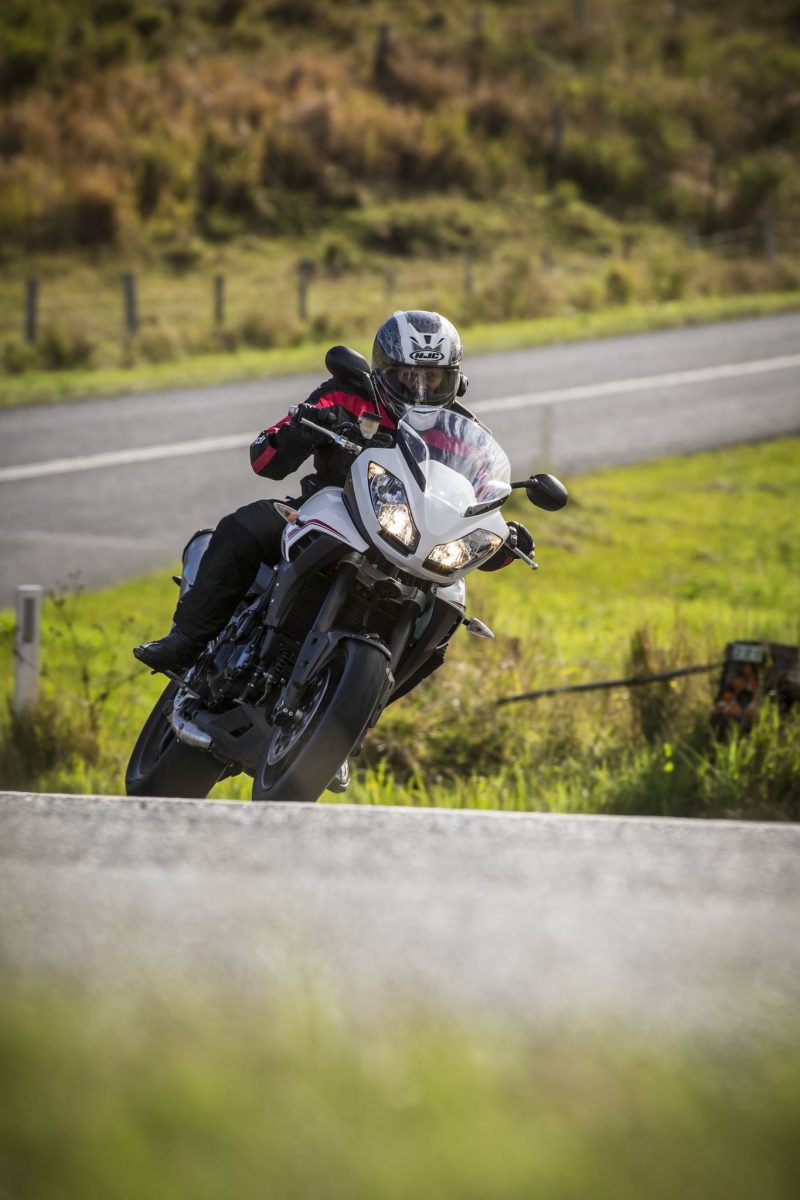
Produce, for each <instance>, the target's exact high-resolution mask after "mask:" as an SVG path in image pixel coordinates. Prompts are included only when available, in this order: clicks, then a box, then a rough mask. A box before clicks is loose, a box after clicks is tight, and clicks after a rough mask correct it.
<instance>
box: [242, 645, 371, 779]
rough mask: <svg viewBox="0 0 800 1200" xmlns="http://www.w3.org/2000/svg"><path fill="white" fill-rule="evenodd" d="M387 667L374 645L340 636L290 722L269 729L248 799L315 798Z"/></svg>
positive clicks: (352, 738) (366, 714)
mask: <svg viewBox="0 0 800 1200" xmlns="http://www.w3.org/2000/svg"><path fill="white" fill-rule="evenodd" d="M387 667H388V663H387V659H386V655H385V654H384V653H383V652H382V651H381V650H379V649H378V648H377V647H375V646H370V645H368V644H367V643H366V642H359V641H351V640H349V639H344V640H343V641H342V642H341V643H340V646H339V649H338V651H337V653H336V655H335V656H334V657H333V658H332V659H331V661H330V662H329V663H328V664H327V665H326V666H325V667H323V669H322V671H320V673H319V675H317V676H316V678H315V679H313V680H312V681H311V683H310V684H309V687H308V689H307V691H306V695H305V697H304V700H303V702H302V704H301V706H300V708H299V709H298V715H297V717H296V718H295V720H294V721H293V722H292V724H291V725H289V726H288V727H286V728H275V729H274V730H273V733H272V737H271V739H270V743H269V745H268V747H267V749H266V750H265V751H264V754H263V756H262V759H261V762H260V763H259V765H258V770H257V771H256V773H255V777H254V779H253V792H252V796H253V800H262V801H265V800H269V801H282V802H291V803H298V802H305V803H312V802H313V801H314V800H316V799H317V798H318V797H319V796H320V795H321V793H322V792H323V791H324V790H325V788H326V787H327V786H328V784H329V783H330V781H331V779H332V778H333V776H334V775H335V774H336V772H337V770H338V769H339V767H340V766H341V765H342V763H343V762H344V760H345V759H346V758H347V756H348V754H349V753H350V752H351V750H352V749H353V747H354V746H355V745H356V744H357V743H358V742H359V741H360V739H361V736H362V734H363V733H364V730H365V729H366V727H367V725H368V723H369V720H370V718H371V716H372V714H373V712H374V710H375V705H376V703H377V701H378V698H379V696H380V693H381V689H382V687H383V685H384V683H385V681H386V671H387Z"/></svg>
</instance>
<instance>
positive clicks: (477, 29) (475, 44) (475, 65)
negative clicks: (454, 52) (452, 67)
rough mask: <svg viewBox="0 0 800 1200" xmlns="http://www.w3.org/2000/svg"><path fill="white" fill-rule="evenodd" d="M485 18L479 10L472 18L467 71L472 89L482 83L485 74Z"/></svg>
mask: <svg viewBox="0 0 800 1200" xmlns="http://www.w3.org/2000/svg"><path fill="white" fill-rule="evenodd" d="M484 21H485V16H484V14H483V12H482V11H481V10H480V9H479V10H478V11H477V12H475V13H473V16H472V37H471V38H470V41H469V53H468V56H467V70H468V72H469V83H470V87H475V85H476V84H478V83H480V79H481V75H482V73H483V49H484V44H485V38H484V36H483V27H484Z"/></svg>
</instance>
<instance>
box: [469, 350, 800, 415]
mask: <svg viewBox="0 0 800 1200" xmlns="http://www.w3.org/2000/svg"><path fill="white" fill-rule="evenodd" d="M792 367H800V354H784V355H781V356H780V357H778V358H757V359H753V360H751V361H750V362H741V363H720V364H719V365H718V366H716V367H697V368H696V369H694V370H692V371H673V372H671V373H670V374H666V375H640V376H639V377H638V378H633V379H613V380H611V381H610V382H609V383H587V384H583V385H582V386H580V387H570V388H554V389H553V390H552V391H550V392H528V393H525V394H523V395H519V396H503V397H502V399H500V400H484V401H483V402H479V403H477V404H476V405H475V411H476V412H479V413H481V414H483V413H490V412H505V411H506V410H508V409H514V408H527V407H529V406H530V405H535V404H564V403H566V402H568V401H570V400H591V399H594V398H595V397H600V396H623V395H625V394H626V393H629V392H645V391H647V390H648V389H651V388H652V390H653V391H657V390H660V389H661V388H670V387H686V386H687V385H688V384H692V383H713V382H714V380H717V379H736V378H738V377H739V376H742V375H760V374H762V373H763V372H765V371H788V370H790V369H791V368H792Z"/></svg>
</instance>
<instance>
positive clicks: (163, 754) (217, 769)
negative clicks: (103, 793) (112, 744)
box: [125, 683, 225, 800]
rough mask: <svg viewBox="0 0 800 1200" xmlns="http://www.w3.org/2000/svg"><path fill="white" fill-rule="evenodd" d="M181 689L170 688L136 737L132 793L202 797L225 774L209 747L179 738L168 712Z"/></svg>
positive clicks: (129, 774) (129, 777)
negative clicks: (209, 751)
mask: <svg viewBox="0 0 800 1200" xmlns="http://www.w3.org/2000/svg"><path fill="white" fill-rule="evenodd" d="M177 691H178V684H177V683H170V684H169V685H168V686H167V687H166V689H165V690H164V691H163V692H162V694H161V697H160V699H159V701H158V703H157V704H156V706H155V708H154V709H153V711H152V712H151V713H150V716H149V717H148V718H147V720H146V721H145V723H144V727H143V728H142V732H141V733H140V734H139V737H138V738H137V740H136V745H135V746H134V748H133V753H132V754H131V757H130V762H129V763H128V769H127V771H126V772H125V791H126V793H127V795H129V796H176V797H183V798H185V799H195V800H202V799H205V797H206V796H207V795H208V793H209V792H210V791H211V789H212V787H213V786H214V784H215V783H217V782H218V780H219V779H221V777H222V774H223V772H224V770H225V768H224V766H223V765H222V763H220V762H217V760H216V759H215V758H214V757H213V756H212V755H211V754H208V753H206V751H205V750H197V749H195V747H194V746H186V745H184V744H183V742H179V741H178V739H177V738H176V736H175V734H174V732H173V730H172V726H171V725H170V723H169V721H168V719H167V715H166V714H167V713H168V712H169V711H170V709H171V707H172V702H173V700H174V698H175V695H176V693H177Z"/></svg>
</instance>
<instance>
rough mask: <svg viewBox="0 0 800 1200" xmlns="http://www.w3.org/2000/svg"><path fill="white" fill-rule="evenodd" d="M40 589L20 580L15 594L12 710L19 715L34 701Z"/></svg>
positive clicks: (37, 683)
mask: <svg viewBox="0 0 800 1200" xmlns="http://www.w3.org/2000/svg"><path fill="white" fill-rule="evenodd" d="M41 615H42V589H41V587H40V586H39V584H38V583H31V584H22V585H21V586H20V587H18V588H17V595H16V626H15V629H14V712H15V713H16V714H17V716H20V715H21V714H22V713H23V712H24V711H25V709H26V708H30V706H31V705H32V704H34V703H35V702H36V695H37V692H38V690H39V641H40V625H41Z"/></svg>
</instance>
